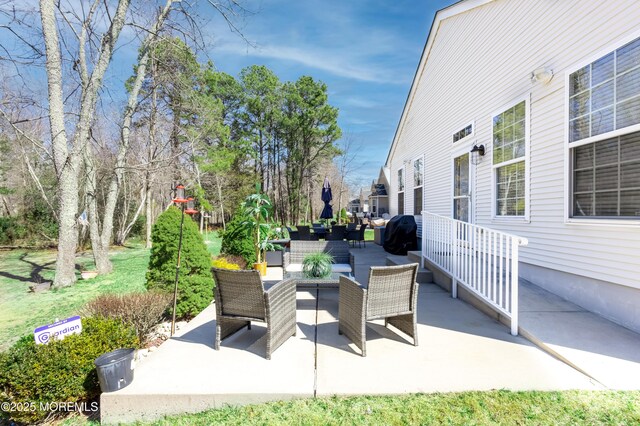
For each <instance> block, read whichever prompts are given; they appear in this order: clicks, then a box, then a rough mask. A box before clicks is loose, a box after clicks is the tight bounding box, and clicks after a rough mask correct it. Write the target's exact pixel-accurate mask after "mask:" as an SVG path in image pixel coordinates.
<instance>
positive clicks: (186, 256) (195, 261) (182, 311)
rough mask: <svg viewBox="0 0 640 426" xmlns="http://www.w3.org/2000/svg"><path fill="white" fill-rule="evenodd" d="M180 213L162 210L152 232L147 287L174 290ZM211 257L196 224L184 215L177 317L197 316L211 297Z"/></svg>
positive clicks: (176, 209)
mask: <svg viewBox="0 0 640 426" xmlns="http://www.w3.org/2000/svg"><path fill="white" fill-rule="evenodd" d="M181 214H182V213H181V212H180V210H179V209H178V208H176V207H170V208H169V209H167V210H166V211H165V212H164V213H162V214H161V215H160V216H159V217H158V220H157V221H156V223H155V225H154V226H153V230H152V232H151V241H152V246H151V257H150V258H149V269H148V270H147V289H149V290H160V291H166V292H170V293H173V288H174V284H175V278H176V262H177V260H178V241H179V239H180V218H181ZM213 285H214V284H213V276H212V275H211V258H210V255H209V251H208V250H207V246H206V245H205V243H204V240H203V238H202V235H201V234H200V232H199V230H198V225H196V223H195V222H194V221H193V220H192V219H191V217H189V216H185V218H184V227H183V232H182V254H181V258H180V279H179V281H178V301H177V305H176V317H178V318H181V319H188V318H192V317H194V316H196V315H198V314H199V313H200V312H202V310H203V309H204V308H206V307H207V306H209V304H210V303H211V301H212V300H213Z"/></svg>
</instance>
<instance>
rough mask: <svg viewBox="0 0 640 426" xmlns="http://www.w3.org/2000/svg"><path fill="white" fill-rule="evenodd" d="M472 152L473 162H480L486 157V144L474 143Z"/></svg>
mask: <svg viewBox="0 0 640 426" xmlns="http://www.w3.org/2000/svg"><path fill="white" fill-rule="evenodd" d="M470 152H471V162H472V163H473V164H478V163H479V162H480V159H481V158H482V157H484V154H485V149H484V145H474V146H473V148H471V151H470Z"/></svg>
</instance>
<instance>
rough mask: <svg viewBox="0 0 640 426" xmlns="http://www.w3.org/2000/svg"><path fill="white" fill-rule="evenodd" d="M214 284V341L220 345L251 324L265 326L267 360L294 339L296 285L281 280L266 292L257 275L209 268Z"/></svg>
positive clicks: (249, 272)
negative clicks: (263, 323)
mask: <svg viewBox="0 0 640 426" xmlns="http://www.w3.org/2000/svg"><path fill="white" fill-rule="evenodd" d="M212 271H213V276H214V279H215V281H216V286H215V297H216V302H215V303H216V341H215V349H216V350H220V342H221V341H222V340H223V339H225V338H227V337H229V336H231V335H232V334H234V333H235V332H236V331H239V330H240V329H242V328H243V327H244V326H247V328H248V329H249V330H251V321H259V322H265V323H267V359H271V354H272V353H273V351H275V350H276V349H277V348H278V347H279V346H280V345H282V344H283V343H284V342H285V341H286V340H287V339H288V338H289V337H291V336H295V335H296V283H295V281H294V280H284V281H280V282H279V283H277V284H275V285H273V286H272V287H270V288H269V289H268V290H265V288H264V285H263V283H262V280H261V279H260V273H259V272H258V271H232V270H228V269H217V268H212Z"/></svg>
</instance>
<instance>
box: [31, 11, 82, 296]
mask: <svg viewBox="0 0 640 426" xmlns="http://www.w3.org/2000/svg"><path fill="white" fill-rule="evenodd" d="M40 15H41V18H42V34H43V36H44V43H45V48H46V53H47V60H46V70H47V87H48V100H49V126H50V129H51V147H52V151H53V160H54V166H55V169H56V175H57V177H58V189H57V191H56V192H57V196H58V254H57V258H56V273H55V277H54V279H53V286H54V287H66V286H69V285H71V284H73V283H74V282H75V281H76V270H75V265H76V259H75V258H76V247H77V244H78V228H77V225H76V215H77V213H78V177H77V174H76V173H77V170H75V169H74V168H73V167H72V164H71V162H69V161H68V160H69V158H68V148H67V143H68V140H67V133H66V131H65V126H64V101H63V100H62V59H61V56H60V41H59V39H58V26H57V23H56V17H55V6H54V2H53V0H40Z"/></svg>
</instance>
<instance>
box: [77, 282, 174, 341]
mask: <svg viewBox="0 0 640 426" xmlns="http://www.w3.org/2000/svg"><path fill="white" fill-rule="evenodd" d="M171 301H172V297H171V295H170V294H168V293H165V292H162V293H161V292H154V291H149V292H146V293H128V294H103V295H101V296H98V297H97V298H95V299H94V300H92V301H91V302H89V303H87V305H86V306H85V307H84V309H83V312H84V313H85V314H86V315H87V316H92V317H101V318H116V319H119V320H121V321H123V322H125V323H126V324H129V325H130V326H132V327H133V328H134V329H135V330H136V334H137V335H138V340H140V343H143V344H144V343H145V342H146V341H147V339H148V338H149V337H150V334H151V332H152V331H153V330H154V328H155V327H156V326H157V325H158V324H159V323H160V322H161V321H162V317H163V315H164V313H165V312H166V311H167V308H168V307H169V305H170V303H171Z"/></svg>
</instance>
